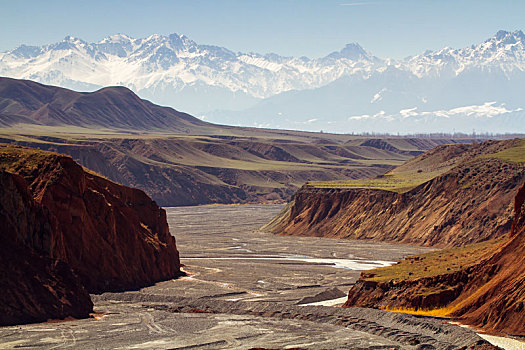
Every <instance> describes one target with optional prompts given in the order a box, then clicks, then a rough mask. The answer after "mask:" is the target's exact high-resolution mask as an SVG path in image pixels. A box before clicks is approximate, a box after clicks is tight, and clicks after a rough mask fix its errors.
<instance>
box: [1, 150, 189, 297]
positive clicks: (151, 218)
mask: <svg viewBox="0 0 525 350" xmlns="http://www.w3.org/2000/svg"><path fill="white" fill-rule="evenodd" d="M0 159H1V162H0V164H1V166H2V167H4V168H5V169H6V170H7V171H10V172H13V173H18V174H20V175H22V176H23V177H24V178H25V179H26V181H27V182H28V183H29V188H30V191H31V194H32V196H33V198H34V200H35V203H37V204H38V205H40V206H42V207H43V208H44V209H45V210H46V212H47V215H48V218H49V222H50V225H51V233H50V235H49V237H46V239H43V240H42V241H41V243H40V247H39V251H40V253H41V254H44V255H46V256H49V257H51V258H53V259H59V260H61V261H64V262H66V263H67V264H69V266H71V267H72V268H73V270H74V271H75V272H76V273H77V274H78V275H79V277H80V280H81V282H82V284H83V285H84V286H85V287H86V288H87V290H88V291H89V292H92V293H98V292H104V291H116V290H124V289H133V288H139V287H143V286H146V285H149V284H152V283H155V282H157V281H161V280H166V279H170V278H174V277H176V276H177V275H179V274H180V270H179V267H180V264H179V255H178V251H177V248H176V245H175V238H174V237H173V236H172V235H171V234H170V232H169V228H168V224H167V221H166V213H165V211H164V210H163V209H162V208H160V207H159V206H157V205H156V204H155V202H153V201H152V200H151V199H150V198H149V197H148V196H147V195H146V194H145V193H144V192H142V191H140V190H137V189H132V188H129V187H125V186H121V185H118V184H116V183H113V182H111V181H109V180H106V179H104V178H102V177H100V176H98V175H96V174H93V173H89V172H87V171H85V170H84V169H83V168H82V167H81V166H79V165H78V164H76V163H75V162H74V161H73V160H72V159H71V158H70V157H67V156H63V155H58V154H55V153H50V152H43V151H36V150H32V149H28V148H19V147H13V146H3V147H0Z"/></svg>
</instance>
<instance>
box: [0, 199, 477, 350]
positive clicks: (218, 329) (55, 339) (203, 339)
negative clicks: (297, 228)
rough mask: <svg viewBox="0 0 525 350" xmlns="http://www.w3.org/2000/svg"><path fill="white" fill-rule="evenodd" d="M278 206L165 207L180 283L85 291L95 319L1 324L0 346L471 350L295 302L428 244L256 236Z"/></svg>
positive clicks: (452, 333) (341, 290)
mask: <svg viewBox="0 0 525 350" xmlns="http://www.w3.org/2000/svg"><path fill="white" fill-rule="evenodd" d="M281 208H282V206H280V205H240V206H208V207H206V206H204V207H178V208H168V209H167V212H168V221H169V224H170V228H171V232H172V233H174V234H175V235H176V237H177V246H178V247H179V250H180V252H181V262H182V263H183V264H184V265H185V267H184V270H185V271H186V273H187V274H188V275H187V276H186V277H182V278H179V279H177V280H171V281H166V282H162V283H158V284H156V285H154V286H151V287H148V288H143V289H141V290H138V291H131V292H125V293H104V294H102V295H93V296H92V298H93V302H94V304H95V311H96V312H97V316H96V317H95V318H91V319H86V320H71V321H60V322H48V323H42V324H33V325H22V326H14V327H3V328H0V348H15V347H24V348H26V347H29V348H31V347H38V348H49V349H52V348H67V347H69V348H83V349H101V348H112V349H116V348H135V349H140V348H155V349H189V348H192V349H193V348H199V349H217V348H228V349H248V348H252V347H267V348H275V347H299V348H308V349H320V348H323V349H339V348H358V349H366V348H372V347H373V348H374V349H382V348H385V349H386V348H388V349H390V348H399V349H416V348H430V347H425V345H424V344H428V345H429V346H432V348H436V349H452V348H455V347H460V346H467V347H474V346H479V345H480V344H482V343H483V340H482V339H481V338H480V337H479V336H478V335H476V334H475V333H474V332H472V331H471V330H468V329H464V328H461V327H458V326H455V325H451V324H447V323H445V322H443V320H440V319H436V318H423V317H417V316H410V315H405V314H396V313H388V312H384V311H380V310H372V309H362V308H350V309H343V308H338V307H334V306H317V305H315V306H313V305H307V306H301V304H311V303H316V302H321V301H325V300H328V299H337V298H341V297H344V296H345V294H346V293H347V291H348V289H349V286H350V285H352V284H353V283H355V281H356V279H357V278H358V277H359V274H360V272H361V271H362V270H363V269H366V268H369V267H370V268H371V267H376V266H378V265H382V264H388V263H389V262H393V261H396V260H398V259H401V258H403V257H404V256H407V255H412V254H417V253H421V252H424V251H428V250H429V248H420V247H415V246H407V245H399V244H384V243H372V242H362V241H349V240H337V239H326V238H313V237H282V236H274V235H271V234H268V233H261V232H259V231H257V229H258V228H259V227H260V226H262V225H263V224H264V223H266V222H267V221H268V220H269V219H270V218H271V217H273V216H274V215H276V214H277V213H278V212H279V211H280V209H281Z"/></svg>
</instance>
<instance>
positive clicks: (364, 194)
mask: <svg viewBox="0 0 525 350" xmlns="http://www.w3.org/2000/svg"><path fill="white" fill-rule="evenodd" d="M524 180H525V142H524V141H523V140H509V141H488V142H484V143H481V144H472V145H449V146H440V147H437V148H435V149H433V150H431V151H429V152H426V153H424V154H422V155H420V156H418V157H416V158H414V159H412V160H410V161H408V162H407V163H405V164H404V165H402V166H400V167H398V168H396V169H394V170H392V171H390V172H389V173H387V174H386V175H384V176H380V177H379V178H375V179H370V180H357V181H339V182H310V183H308V184H307V185H305V186H304V187H303V188H301V190H299V191H298V192H297V193H296V194H295V195H294V199H293V201H291V203H290V204H289V205H288V206H287V207H286V208H285V209H284V211H283V212H282V213H281V214H280V215H279V216H278V217H277V218H275V219H274V220H273V221H272V222H270V223H269V224H268V225H267V226H266V227H265V229H266V230H270V231H272V232H274V233H278V234H284V235H311V236H323V237H338V238H350V239H372V240H381V241H392V242H402V243H411V244H420V245H427V246H438V247H447V246H459V245H464V244H469V243H475V242H481V241H485V240H488V239H491V238H494V237H498V236H501V235H504V234H505V233H506V232H508V231H509V230H510V226H511V223H512V206H511V205H510V204H509V203H511V199H512V198H513V196H514V194H515V192H516V189H517V188H518V186H519V185H521V184H522V183H523V181H524ZM487 228H490V229H487Z"/></svg>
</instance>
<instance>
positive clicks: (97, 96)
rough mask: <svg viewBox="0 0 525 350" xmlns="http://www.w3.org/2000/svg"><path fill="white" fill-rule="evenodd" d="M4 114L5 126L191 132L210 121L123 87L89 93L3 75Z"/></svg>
mask: <svg viewBox="0 0 525 350" xmlns="http://www.w3.org/2000/svg"><path fill="white" fill-rule="evenodd" d="M0 116H2V118H1V119H0V125H3V126H11V125H14V124H17V123H24V124H35V125H48V126H59V125H67V126H77V127H92V128H93V127H95V128H105V129H123V130H143V131H144V130H161V131H168V130H169V131H172V132H176V131H179V132H189V131H190V130H191V131H193V130H194V129H196V128H199V127H201V128H202V127H204V126H205V125H206V124H207V123H204V122H202V121H200V120H199V119H197V118H194V117H192V116H190V115H188V114H185V113H180V112H177V111H175V110H174V109H171V108H166V107H160V106H157V105H154V104H153V103H151V102H149V101H146V100H142V99H140V98H139V97H138V96H136V95H135V94H134V93H133V92H132V91H131V90H129V89H127V88H123V87H108V88H104V89H101V90H98V91H95V92H92V93H87V92H76V91H72V90H68V89H63V88H59V87H55V86H48V85H42V84H39V83H35V82H33V81H30V80H16V79H10V78H0Z"/></svg>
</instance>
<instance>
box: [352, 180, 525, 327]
mask: <svg viewBox="0 0 525 350" xmlns="http://www.w3.org/2000/svg"><path fill="white" fill-rule="evenodd" d="M513 202H514V222H513V226H512V230H511V232H510V234H509V235H508V236H506V237H502V238H500V239H499V240H496V241H494V240H492V241H488V242H484V243H482V244H475V245H469V246H466V247H462V248H453V249H447V250H443V251H437V252H433V253H427V254H423V255H418V256H413V257H409V258H407V259H405V260H403V261H401V262H399V263H397V264H396V265H393V266H390V267H387V268H381V269H376V270H371V271H370V272H367V273H363V274H362V275H361V278H360V279H359V281H358V282H357V284H356V285H355V286H354V287H352V289H351V290H350V292H349V295H348V301H347V302H346V304H345V306H347V307H351V306H363V307H374V308H381V309H387V310H393V311H401V312H409V313H418V314H428V315H437V316H447V317H453V318H456V319H458V320H459V321H460V322H462V323H466V324H469V325H472V326H475V327H477V328H482V329H484V330H486V331H489V332H492V333H503V334H509V335H521V336H523V335H525V326H524V325H525V308H524V305H525V185H523V186H522V187H521V188H520V190H519V191H518V193H517V195H516V196H515V199H514V201H513Z"/></svg>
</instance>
